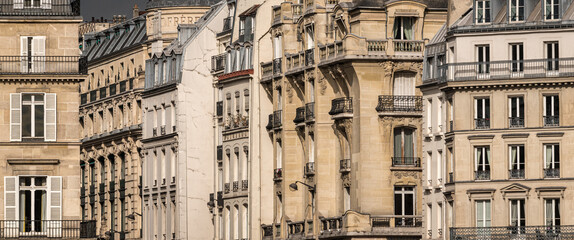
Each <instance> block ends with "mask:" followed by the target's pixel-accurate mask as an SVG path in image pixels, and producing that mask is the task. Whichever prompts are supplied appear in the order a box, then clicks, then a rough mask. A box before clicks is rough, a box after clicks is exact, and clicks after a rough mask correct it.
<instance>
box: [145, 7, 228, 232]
mask: <svg viewBox="0 0 574 240" xmlns="http://www.w3.org/2000/svg"><path fill="white" fill-rule="evenodd" d="M227 15H228V13H227V7H226V6H225V4H224V3H219V4H215V5H213V6H212V8H211V10H210V11H208V12H207V13H206V14H205V15H204V16H203V17H201V18H200V19H199V20H198V21H197V22H196V23H195V24H182V25H180V26H179V36H178V39H176V40H175V41H173V42H172V44H170V45H169V46H168V47H167V48H165V49H164V50H163V51H162V53H160V54H154V55H153V56H152V58H151V59H149V60H148V61H147V62H146V64H147V69H148V71H147V72H146V85H145V92H144V95H143V111H144V132H143V140H142V142H143V154H144V159H143V164H144V166H143V171H144V174H143V176H144V178H143V196H144V225H145V226H146V229H145V230H144V236H143V238H144V239H161V237H158V236H166V239H197V240H200V239H212V238H213V224H212V215H211V212H210V210H212V209H210V208H209V206H208V202H209V196H210V195H209V194H210V193H211V192H212V188H213V176H214V175H213V162H212V159H213V158H214V156H215V152H214V151H213V150H212V148H211V146H212V144H213V142H212V141H210V140H213V139H214V136H213V130H212V129H211V128H209V127H206V126H211V125H212V121H213V116H214V113H213V106H214V105H215V104H214V102H213V96H212V93H213V85H212V83H213V82H212V77H211V75H210V68H209V67H210V66H209V65H206V64H205V59H209V57H210V56H211V55H213V54H216V53H217V46H216V42H215V41H213V39H214V38H215V32H214V31H211V30H212V29H219V28H221V27H223V18H224V17H225V16H227ZM199 52H202V53H203V54H198V53H199ZM206 56H207V57H206Z"/></svg>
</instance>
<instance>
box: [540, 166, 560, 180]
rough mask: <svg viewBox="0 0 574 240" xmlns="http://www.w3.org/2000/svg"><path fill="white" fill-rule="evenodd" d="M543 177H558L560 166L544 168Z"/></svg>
mask: <svg viewBox="0 0 574 240" xmlns="http://www.w3.org/2000/svg"><path fill="white" fill-rule="evenodd" d="M544 178H560V168H545V169H544Z"/></svg>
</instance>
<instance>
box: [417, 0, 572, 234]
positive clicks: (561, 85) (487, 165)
mask: <svg viewBox="0 0 574 240" xmlns="http://www.w3.org/2000/svg"><path fill="white" fill-rule="evenodd" d="M452 2H457V3H456V4H460V5H467V6H474V7H473V8H472V9H468V8H467V11H464V10H460V11H459V12H464V14H462V16H461V17H458V18H457V20H456V21H451V24H452V25H449V26H447V27H448V28H447V29H446V32H445V35H444V36H441V37H440V38H437V39H435V40H433V41H434V42H435V44H434V46H433V47H432V49H434V50H433V51H431V47H428V48H427V57H426V59H425V75H424V78H423V84H422V85H421V86H420V89H421V90H422V91H423V93H424V100H423V101H425V102H426V103H427V104H428V107H426V108H425V113H424V116H425V118H426V119H428V121H429V122H431V123H433V126H432V127H435V126H436V125H442V126H447V127H446V128H445V129H444V135H443V136H441V137H442V138H444V140H441V142H438V141H434V142H430V141H429V142H427V141H425V142H424V144H425V150H428V153H427V154H429V158H431V157H430V154H431V153H432V154H433V157H432V159H434V160H433V161H434V162H436V163H437V164H433V165H431V166H430V169H428V171H429V173H432V174H434V175H436V173H437V172H440V173H441V174H442V177H443V179H446V181H445V182H444V183H443V184H442V185H441V186H439V185H435V186H433V188H435V189H436V188H441V191H442V193H443V195H444V198H443V199H440V198H435V199H434V200H432V201H434V202H429V204H432V206H433V207H434V206H436V205H437V204H442V206H443V212H442V213H440V212H436V211H435V214H437V215H438V214H442V216H444V217H443V218H442V219H443V221H442V224H444V225H443V227H442V228H443V229H450V231H449V232H446V234H447V237H450V239H476V238H489V236H491V235H492V236H494V235H496V236H498V237H500V238H505V239H513V238H518V237H519V238H527V239H528V238H532V239H534V238H536V239H554V238H564V237H566V236H571V234H572V231H573V230H572V227H571V225H573V222H572V219H574V218H573V217H572V211H570V209H572V206H573V205H572V204H573V203H572V201H571V199H572V198H573V194H574V191H573V190H572V172H569V171H567V170H566V169H570V167H572V162H571V161H569V159H570V158H571V157H572V154H573V152H572V149H571V148H569V147H568V144H569V143H570V142H571V141H572V138H573V135H572V125H573V124H574V123H573V122H572V118H571V116H570V115H571V112H570V111H569V109H570V108H571V106H572V104H571V103H572V101H573V99H572V91H573V88H572V83H573V81H572V80H573V79H572V76H573V75H572V60H571V57H572V54H573V53H574V50H573V48H572V45H570V44H569V41H570V39H572V34H573V32H572V28H571V25H570V23H569V22H570V21H571V20H572V18H573V15H572V13H573V12H574V5H573V4H572V1H538V0H526V1H452ZM485 32H488V33H487V34H485ZM431 101H432V104H429V103H430V102H431ZM441 152H442V153H443V154H438V156H437V153H441ZM441 155H442V156H441ZM425 171H426V170H425ZM447 174H448V175H447ZM433 178H434V176H433ZM429 180H431V179H429ZM435 216H436V215H435ZM435 216H433V217H432V218H433V219H440V218H439V217H438V216H436V217H435ZM436 224H441V223H436ZM427 228H428V229H432V233H433V237H432V238H435V237H434V233H435V232H436V231H435V230H434V229H436V225H428V226H427ZM479 229H480V230H479Z"/></svg>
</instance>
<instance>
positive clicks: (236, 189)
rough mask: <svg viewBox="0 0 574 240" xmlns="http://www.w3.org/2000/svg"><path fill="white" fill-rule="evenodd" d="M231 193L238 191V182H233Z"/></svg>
mask: <svg viewBox="0 0 574 240" xmlns="http://www.w3.org/2000/svg"><path fill="white" fill-rule="evenodd" d="M233 191H234V192H237V191H239V181H234V182H233Z"/></svg>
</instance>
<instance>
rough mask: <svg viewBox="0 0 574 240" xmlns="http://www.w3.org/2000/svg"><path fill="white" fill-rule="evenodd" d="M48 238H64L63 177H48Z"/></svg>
mask: <svg viewBox="0 0 574 240" xmlns="http://www.w3.org/2000/svg"><path fill="white" fill-rule="evenodd" d="M48 220H51V221H50V222H49V224H48V226H47V228H48V237H49V238H54V237H61V236H62V222H60V221H59V220H62V177H60V176H53V177H48Z"/></svg>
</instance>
